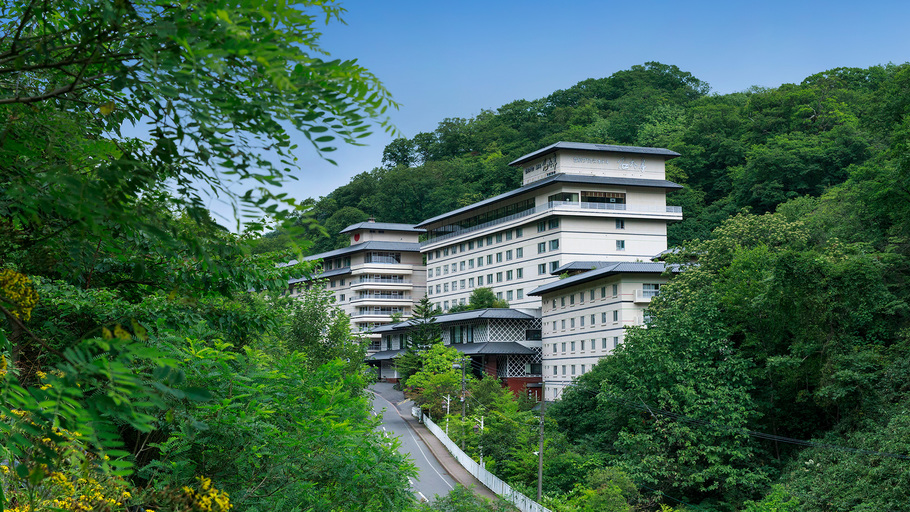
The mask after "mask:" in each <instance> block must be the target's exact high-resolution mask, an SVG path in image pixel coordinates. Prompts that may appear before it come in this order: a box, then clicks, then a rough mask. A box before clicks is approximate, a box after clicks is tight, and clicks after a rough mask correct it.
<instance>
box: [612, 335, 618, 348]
mask: <svg viewBox="0 0 910 512" xmlns="http://www.w3.org/2000/svg"><path fill="white" fill-rule="evenodd" d="M617 345H619V336H613V350H616V346H617Z"/></svg>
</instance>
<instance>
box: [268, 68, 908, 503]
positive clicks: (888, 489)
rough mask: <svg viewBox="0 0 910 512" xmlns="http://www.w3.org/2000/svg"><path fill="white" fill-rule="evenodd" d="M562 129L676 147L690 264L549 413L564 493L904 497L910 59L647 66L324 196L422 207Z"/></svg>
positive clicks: (504, 181) (481, 185)
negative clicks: (742, 87)
mask: <svg viewBox="0 0 910 512" xmlns="http://www.w3.org/2000/svg"><path fill="white" fill-rule="evenodd" d="M560 140H564V141H580V142H597V143H614V144H633V145H641V146H658V147H665V148H669V149H672V150H675V151H677V152H679V153H680V154H682V156H681V157H680V158H677V159H674V160H671V161H670V162H669V166H668V175H669V179H671V180H673V181H676V182H678V183H681V184H683V185H685V188H684V189H683V190H682V191H679V192H674V193H673V194H672V195H671V196H669V197H668V203H669V204H675V205H681V206H682V207H683V211H684V217H685V220H683V221H682V222H679V223H677V224H675V225H671V227H670V231H669V233H670V241H669V242H670V245H675V246H678V247H680V252H679V253H678V254H677V255H676V256H675V258H676V261H677V262H678V263H681V264H684V265H685V268H686V270H684V271H683V272H682V273H681V274H680V275H679V276H678V277H676V278H674V280H673V281H671V283H670V284H669V285H667V286H666V287H665V288H663V289H662V291H661V295H660V297H659V298H658V299H655V301H654V302H653V303H652V304H653V305H652V307H651V313H652V315H651V316H652V321H651V323H650V324H649V326H648V328H647V329H642V328H633V329H631V330H630V331H629V332H628V333H627V336H626V342H625V344H624V345H623V346H621V347H620V348H619V349H618V350H617V351H616V353H615V355H614V356H612V357H607V358H605V359H603V360H602V361H601V362H600V363H599V364H598V365H597V366H596V367H595V369H594V370H593V371H592V372H590V373H587V374H585V375H584V376H582V377H581V378H580V379H579V380H578V383H577V386H575V387H573V388H571V389H570V390H569V391H568V392H566V394H565V395H564V396H563V397H562V400H561V401H559V402H557V403H556V405H555V406H554V407H553V409H552V415H550V414H548V416H549V417H550V418H552V419H555V423H554V424H552V427H553V429H552V430H551V431H550V434H548V443H550V444H549V445H548V446H549V447H548V448H547V457H546V462H545V469H544V474H545V478H544V481H545V490H546V491H547V492H548V493H549V494H548V495H549V496H551V497H552V498H553V499H554V500H556V501H551V502H550V503H552V506H554V507H557V505H558V503H569V505H567V508H565V510H588V509H589V508H585V507H586V506H587V505H584V503H588V504H590V503H595V502H596V503H601V504H602V501H597V500H603V499H606V498H605V496H607V495H609V496H612V497H613V498H616V499H619V501H618V502H616V501H615V500H614V501H613V502H611V503H613V505H611V507H613V508H610V510H628V509H629V508H628V507H637V509H640V510H654V509H657V508H659V507H660V505H665V506H672V507H674V508H678V509H679V510H716V511H732V510H748V511H750V512H758V511H769V512H770V511H778V512H779V511H795V510H800V511H807V512H808V511H813V512H815V511H817V512H833V511H837V512H841V511H872V510H876V511H878V510H887V511H896V510H907V504H908V503H910V324H908V315H910V310H908V307H907V306H908V303H907V300H908V288H907V281H908V278H910V259H908V256H910V206H908V205H910V146H908V140H910V65H907V64H903V65H887V66H876V67H872V68H869V69H852V68H849V69H848V68H841V69H834V70H830V71H825V72H821V73H818V74H816V75H813V76H810V77H807V78H806V79H805V80H804V81H803V82H802V83H800V84H785V85H781V86H780V87H777V88H774V89H752V90H748V91H744V92H739V93H734V94H725V95H712V94H709V90H708V86H707V84H705V83H703V82H701V81H699V80H698V79H696V78H695V77H693V76H691V75H690V74H688V73H686V72H683V71H681V70H679V69H678V68H676V67H674V66H667V65H663V64H657V63H648V64H645V65H643V66H635V67H633V68H632V69H630V70H627V71H621V72H618V73H615V74H614V75H612V76H610V77H608V78H602V79H590V80H586V81H584V82H581V83H579V84H577V85H576V86H574V87H572V88H570V89H567V90H564V91H557V92H554V93H553V94H552V95H550V96H548V97H546V98H542V99H539V100H534V101H524V100H522V101H516V102H513V103H510V104H508V105H504V106H502V107H500V108H498V109H496V110H495V111H492V110H491V111H484V112H482V113H481V114H480V115H478V116H477V117H475V118H473V119H470V120H465V119H446V120H443V121H442V122H441V123H440V124H439V127H438V128H437V130H436V131H434V132H432V133H421V134H418V135H416V136H414V137H413V138H411V139H399V140H396V141H394V142H393V143H392V144H390V145H389V146H388V147H387V148H386V150H385V157H384V159H383V162H382V164H383V165H382V167H381V168H377V169H374V170H372V171H369V172H364V173H361V174H358V175H357V176H355V177H354V178H353V179H352V180H351V182H350V183H349V184H348V185H345V186H343V187H340V188H338V189H336V190H335V191H334V192H332V193H331V194H329V195H328V196H327V197H323V198H320V199H319V200H317V201H315V202H314V203H313V208H312V215H313V216H314V217H315V219H316V220H317V221H318V222H319V223H321V224H322V225H324V226H325V228H326V229H327V230H328V231H329V232H330V233H334V232H336V231H337V230H338V229H341V228H342V227H344V226H345V225H347V224H350V223H352V222H356V221H361V220H364V219H365V218H367V216H369V215H374V216H376V218H377V219H379V220H382V221H393V222H418V221H420V220H423V219H425V218H429V217H432V216H434V215H437V214H439V213H442V212H445V211H447V210H450V209H452V208H455V207H458V206H461V205H464V204H467V203H470V202H473V201H476V200H478V199H481V198H485V197H490V196H493V195H495V194H498V193H501V192H504V191H506V190H509V189H512V188H514V187H516V186H517V185H518V178H519V176H518V174H519V173H518V172H517V171H515V170H512V169H510V168H509V167H507V165H506V164H507V163H508V162H509V161H511V160H512V159H514V158H516V157H518V156H521V155H523V154H525V153H528V152H531V151H533V150H535V149H538V148H540V147H543V146H545V145H548V144H551V143H553V142H556V141H560ZM290 240H291V237H289V236H288V235H287V234H284V233H273V234H272V235H271V237H270V239H269V243H267V244H264V245H265V246H280V245H283V244H287V243H288V242H289V241H290ZM344 243H346V242H345V241H344V240H342V239H340V238H334V237H326V238H320V239H318V240H317V243H316V244H315V246H314V248H313V250H314V251H319V250H325V249H328V248H331V247H336V246H338V245H341V244H344ZM503 414H505V413H503ZM509 414H511V413H509ZM491 425H495V423H493V422H491ZM517 425H518V424H512V425H511V426H509V427H508V428H512V429H515V428H518V429H519V430H520V431H521V432H522V433H521V434H517V433H514V432H513V433H512V434H509V435H503V432H504V430H503V431H495V432H491V433H489V434H484V435H483V436H481V438H483V439H487V440H485V441H483V443H484V444H487V443H488V442H490V440H492V439H498V441H492V444H494V445H496V446H497V447H498V448H497V453H498V455H494V454H490V453H488V458H489V459H490V462H489V464H490V467H494V468H496V471H497V472H498V473H499V474H500V475H501V476H503V477H504V478H507V479H509V480H510V481H512V482H514V483H516V485H519V486H521V485H524V486H526V488H531V489H533V486H534V484H535V475H534V465H535V464H536V459H535V460H530V457H529V456H527V454H528V453H531V451H533V450H536V448H535V446H536V444H535V443H536V437H535V429H536V424H534V422H533V421H527V419H525V424H524V426H522V427H518V426H517ZM492 428H493V429H495V428H496V427H495V426H494V427H492ZM502 428H503V429H505V428H506V427H502ZM548 428H549V423H548ZM497 435H498V436H499V437H495V436H497ZM521 439H524V441H521ZM474 442H477V441H476V440H475V441H474ZM500 452H501V453H500ZM496 457H500V458H498V459H497V458H496ZM602 468H607V469H606V471H607V473H597V475H600V476H597V477H596V478H594V477H592V475H593V474H594V473H593V472H594V470H595V469H597V470H598V471H600V470H601V469H602ZM605 474H606V475H607V476H604V475H605ZM547 475H548V476H547ZM611 475H612V476H611ZM605 478H606V480H604V479H605ZM605 482H606V483H605ZM584 486H589V487H584ZM610 489H613V490H610ZM620 489H622V491H621V492H620ZM560 493H568V494H560ZM573 493H574V494H573ZM557 496H564V498H559V499H557V498H556V497H557ZM617 496H618V497H619V498H617ZM613 498H611V499H613ZM560 499H562V500H563V501H562V502H560V501H559V500H560ZM573 503H574V505H572V504H573ZM617 503H618V504H617ZM591 506H592V507H594V508H590V509H591V510H595V509H596V510H603V508H597V507H596V506H594V505H591ZM572 507H578V508H572Z"/></svg>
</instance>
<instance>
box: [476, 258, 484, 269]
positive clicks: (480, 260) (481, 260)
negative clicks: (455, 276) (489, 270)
mask: <svg viewBox="0 0 910 512" xmlns="http://www.w3.org/2000/svg"><path fill="white" fill-rule="evenodd" d="M477 266H478V267H482V266H483V256H478V257H477Z"/></svg>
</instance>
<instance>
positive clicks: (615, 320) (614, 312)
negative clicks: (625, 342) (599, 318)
mask: <svg viewBox="0 0 910 512" xmlns="http://www.w3.org/2000/svg"><path fill="white" fill-rule="evenodd" d="M618 321H619V310H618V309H614V310H613V322H614V323H615V322H618Z"/></svg>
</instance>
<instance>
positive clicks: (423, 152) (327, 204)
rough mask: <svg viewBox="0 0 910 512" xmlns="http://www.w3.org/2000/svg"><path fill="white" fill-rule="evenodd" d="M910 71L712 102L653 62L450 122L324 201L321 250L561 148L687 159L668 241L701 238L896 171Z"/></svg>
mask: <svg viewBox="0 0 910 512" xmlns="http://www.w3.org/2000/svg"><path fill="white" fill-rule="evenodd" d="M908 73H910V71H908V66H907V65H900V66H898V65H886V66H876V67H872V68H869V69H856V68H839V69H833V70H830V71H825V72H821V73H818V74H816V75H813V76H810V77H807V78H806V79H805V80H804V81H803V82H802V83H801V84H798V85H794V84H784V85H781V86H780V87H778V88H775V89H758V88H753V89H750V90H748V91H744V92H738V93H733V94H724V95H714V94H710V93H709V86H708V84H706V83H704V82H702V81H701V80H699V79H697V78H696V77H694V76H692V75H691V74H690V73H687V72H685V71H682V70H680V69H679V68H677V67H676V66H672V65H665V64H660V63H655V62H651V63H646V64H644V65H640V66H633V67H632V69H629V70H625V71H619V72H617V73H614V74H613V75H611V76H609V77H607V78H592V79H588V80H585V81H583V82H579V83H578V84H576V85H575V86H573V87H571V88H569V89H566V90H562V91H556V92H554V93H553V94H551V95H549V96H547V97H546V98H540V99H536V100H518V101H514V102H512V103H509V104H507V105H503V106H501V107H499V108H497V109H495V110H484V111H482V112H481V113H480V114H479V115H477V116H476V117H474V118H472V119H460V118H454V119H444V120H442V121H441V122H440V123H439V126H438V127H437V128H436V130H435V131H433V132H430V133H419V134H417V135H415V136H414V137H412V138H410V139H398V140H395V141H393V142H392V143H391V144H389V145H388V146H387V147H386V148H385V151H384V157H383V161H382V166H381V167H377V168H375V169H373V170H370V171H365V172H361V173H360V174H357V175H356V176H354V177H353V178H352V179H351V181H350V183H348V184H347V185H344V186H342V187H339V188H337V189H336V190H334V191H333V192H332V193H330V194H329V195H327V196H325V197H322V198H319V199H318V200H316V201H314V204H313V209H312V211H311V212H310V213H311V214H312V216H313V217H314V218H315V219H316V220H317V221H318V222H319V223H320V224H322V225H323V226H325V228H326V230H327V232H328V233H329V237H328V238H325V237H320V236H313V239H314V241H315V242H316V245H315V246H314V247H313V248H312V251H314V252H319V251H324V250H327V249H331V248H335V247H338V246H341V245H344V244H346V243H347V242H346V240H347V238H346V237H336V236H335V234H336V233H337V231H338V230H339V229H343V228H344V227H345V226H347V225H349V224H351V223H354V222H359V221H362V220H365V219H366V218H368V217H369V216H370V215H373V216H375V217H376V218H377V219H378V220H380V221H384V222H408V223H416V222H420V221H421V220H424V219H427V218H430V217H433V216H435V215H438V214H441V213H444V212H446V211H449V210H452V209H454V208H457V207H460V206H463V205H466V204H469V203H472V202H475V201H478V200H480V199H483V198H487V197H491V196H494V195H496V194H499V193H502V192H505V191H507V190H510V189H513V188H515V187H517V186H518V185H519V183H520V182H519V178H520V176H519V173H518V172H517V171H516V170H514V169H512V168H510V167H508V165H507V164H508V162H510V161H512V160H513V159H515V158H517V157H519V156H521V155H524V154H526V153H529V152H531V151H534V150H536V149H539V148H541V147H544V146H546V145H548V144H552V143H554V142H557V141H561V140H562V141H573V142H596V143H610V144H627V145H638V146H657V147H664V148H668V149H672V150H674V151H677V152H679V153H680V154H681V155H682V157H680V158H677V159H675V160H672V161H670V162H669V164H670V165H669V166H668V170H667V171H668V176H669V179H671V180H673V181H676V182H678V183H681V184H683V185H685V186H686V188H685V189H684V190H682V191H679V192H675V193H673V194H672V195H671V196H670V197H668V199H667V200H668V204H674V205H679V206H682V207H683V213H684V218H685V220H684V221H683V222H680V223H677V224H675V225H671V227H670V232H669V235H670V240H669V242H670V245H676V244H679V243H682V242H683V241H685V240H688V239H691V238H695V237H704V236H706V235H707V234H708V233H710V231H711V229H713V228H714V227H716V226H718V225H719V224H720V223H721V222H722V221H723V220H724V219H725V218H727V217H728V216H730V215H731V214H733V213H736V212H738V211H741V210H742V209H743V208H749V209H750V211H752V212H753V213H763V212H766V211H774V209H775V208H776V206H777V205H778V204H780V203H782V202H785V201H788V200H790V199H793V198H796V197H800V196H806V195H810V196H816V197H817V196H820V195H821V194H822V192H824V191H825V190H826V189H827V188H828V187H830V186H832V185H836V184H839V183H843V182H844V181H846V180H847V179H848V178H849V177H850V176H851V174H856V173H861V172H863V171H862V169H864V168H866V167H867V166H873V167H875V168H881V166H882V165H883V164H885V163H886V162H891V163H893V162H894V159H895V158H896V157H897V156H898V155H896V154H895V153H894V150H900V149H901V146H894V145H893V144H892V143H893V141H894V138H895V137H898V140H900V138H899V130H900V123H901V120H902V118H903V115H904V114H905V112H906V110H907V104H908V101H910V99H908V95H907V88H908V84H910V74H908ZM879 235H880V234H879ZM272 237H278V238H279V239H281V238H283V237H281V236H279V234H278V233H273V234H272ZM276 244H277V245H279V246H280V245H283V243H281V242H279V241H278V240H272V243H270V244H265V246H264V247H263V250H264V249H266V248H273V247H275V246H276Z"/></svg>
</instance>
